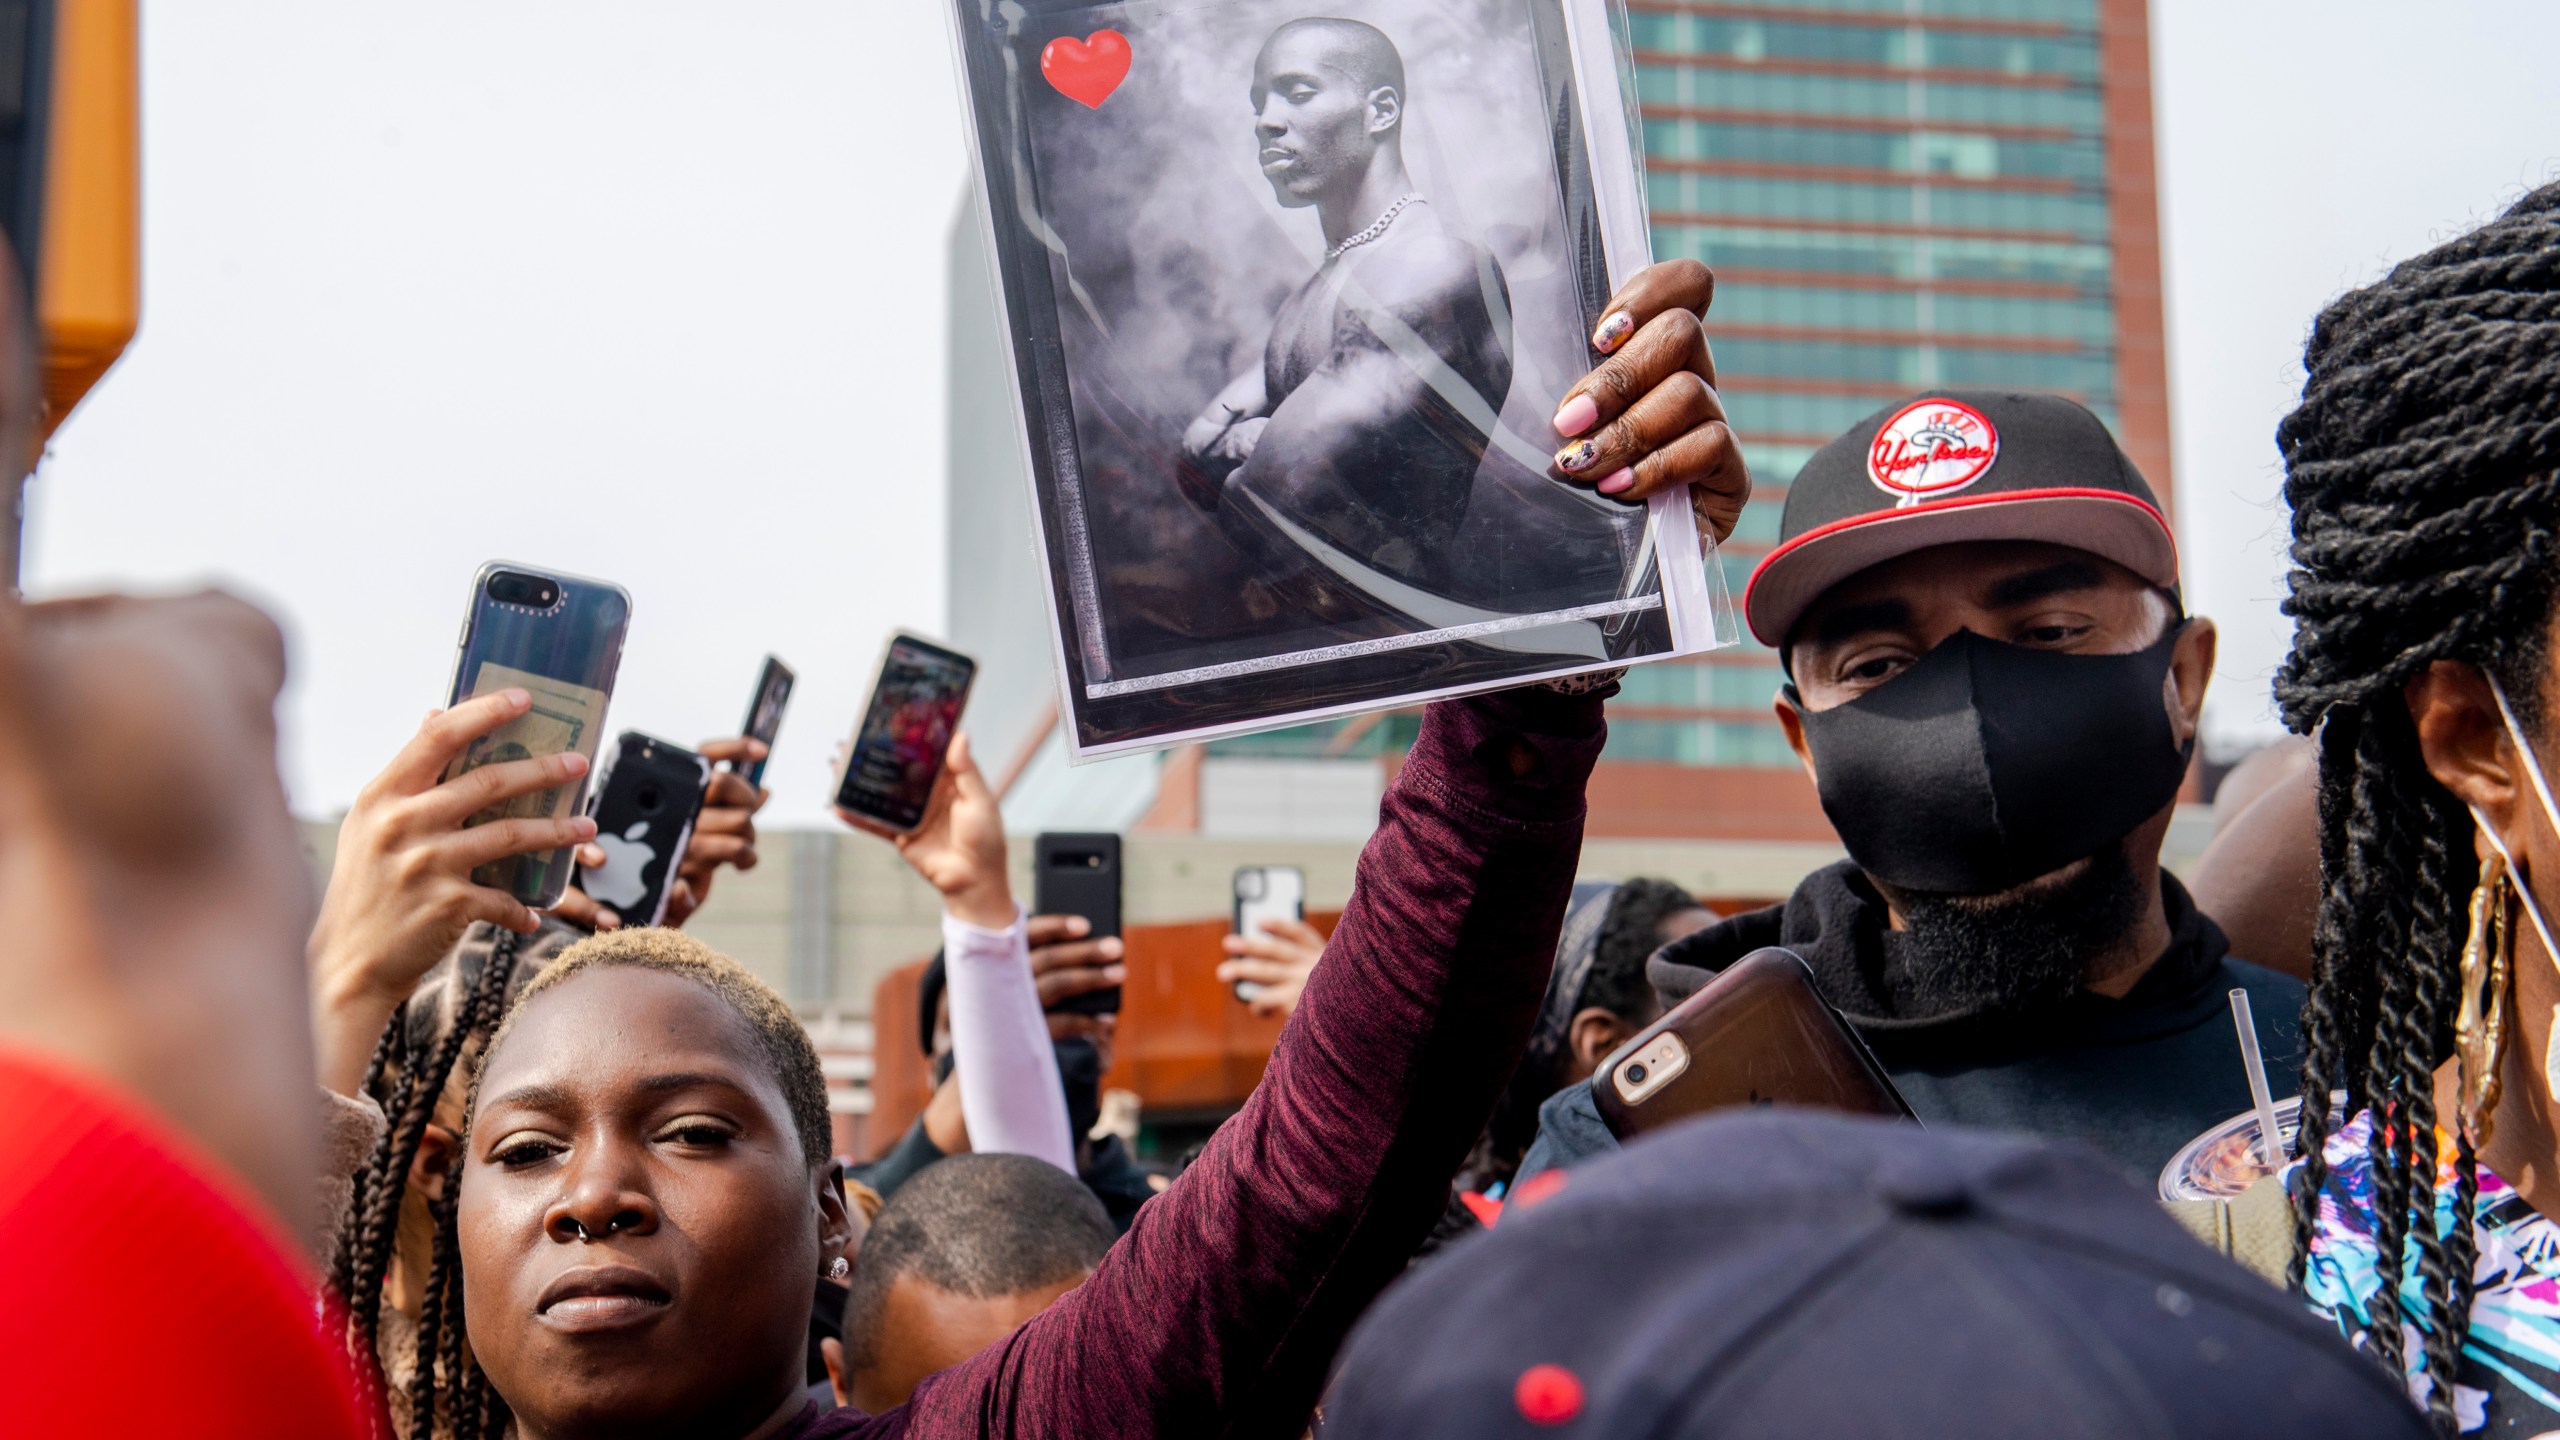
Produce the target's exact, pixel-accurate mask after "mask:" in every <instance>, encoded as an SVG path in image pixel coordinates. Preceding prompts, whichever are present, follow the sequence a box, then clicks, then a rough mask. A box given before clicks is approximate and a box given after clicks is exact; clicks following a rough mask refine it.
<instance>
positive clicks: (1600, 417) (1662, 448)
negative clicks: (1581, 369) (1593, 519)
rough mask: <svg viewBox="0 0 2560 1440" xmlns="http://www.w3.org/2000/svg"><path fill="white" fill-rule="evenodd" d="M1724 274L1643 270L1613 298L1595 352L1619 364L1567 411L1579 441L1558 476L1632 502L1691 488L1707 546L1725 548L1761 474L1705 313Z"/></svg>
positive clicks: (1671, 267) (1679, 267)
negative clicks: (1727, 403)
mask: <svg viewBox="0 0 2560 1440" xmlns="http://www.w3.org/2000/svg"><path fill="white" fill-rule="evenodd" d="M1715 293H1716V277H1715V275H1714V273H1713V272H1712V271H1710V270H1708V269H1707V267H1706V266H1704V265H1701V264H1699V263H1698V262H1697V261H1695V260H1666V261H1664V262H1662V263H1661V264H1659V265H1648V266H1646V267H1645V268H1644V269H1642V270H1639V271H1637V272H1636V275H1635V278H1633V279H1631V280H1629V281H1628V282H1627V283H1626V285H1625V287H1624V288H1622V289H1621V290H1619V291H1618V293H1617V294H1615V295H1613V296H1611V297H1609V303H1608V306H1607V307H1606V308H1605V310H1604V311H1603V312H1602V313H1603V318H1602V320H1601V321H1600V326H1599V329H1598V330H1597V331H1595V332H1594V333H1593V335H1592V337H1591V345H1592V348H1593V349H1595V350H1597V351H1599V352H1600V353H1601V354H1603V355H1606V356H1608V357H1609V358H1608V359H1607V360H1605V361H1603V362H1601V364H1600V367H1599V368H1598V369H1596V370H1593V371H1592V372H1591V373H1590V374H1588V375H1585V376H1584V377H1582V379H1581V380H1580V381H1579V382H1578V383H1576V384H1575V385H1574V387H1573V389H1572V390H1570V391H1568V392H1567V393H1566V395H1565V399H1564V403H1563V404H1562V405H1559V406H1557V407H1556V418H1555V429H1556V433H1557V434H1558V435H1559V436H1562V437H1563V438H1565V439H1566V440H1569V441H1571V442H1572V443H1571V444H1568V445H1566V446H1565V447H1564V448H1563V449H1561V450H1558V451H1557V452H1556V458H1555V470H1554V472H1553V473H1554V474H1555V475H1556V476H1557V477H1558V478H1560V479H1564V480H1568V481H1571V482H1573V483H1575V484H1581V485H1589V486H1591V487H1593V488H1594V489H1596V490H1597V491H1599V493H1601V494H1603V495H1606V496H1609V497H1610V498H1612V499H1616V500H1623V501H1625V502H1627V503H1629V504H1634V503H1636V502H1638V501H1642V500H1646V499H1649V498H1651V497H1653V496H1655V495H1658V494H1661V493H1662V492H1664V491H1666V490H1669V489H1672V488H1673V487H1675V486H1679V485H1687V486H1689V487H1691V488H1690V491H1689V497H1690V507H1691V509H1692V511H1693V512H1694V513H1695V514H1696V516H1697V521H1698V534H1699V536H1700V537H1701V538H1703V539H1708V540H1722V539H1723V538H1725V537H1726V536H1727V535H1730V534H1732V533H1733V527H1734V523H1735V522H1736V521H1737V520H1739V519H1741V518H1742V505H1743V502H1744V501H1746V500H1748V499H1750V498H1751V472H1750V469H1749V467H1748V466H1746V465H1745V464H1744V463H1743V458H1742V450H1741V448H1740V447H1739V446H1738V445H1737V444H1736V443H1735V442H1734V438H1733V429H1732V427H1731V426H1729V425H1727V424H1726V423H1725V417H1724V402H1723V400H1721V399H1720V398H1718V397H1717V395H1716V389H1715V384H1716V361H1715V356H1714V354H1713V353H1712V352H1710V351H1709V349H1708V348H1707V332H1706V325H1705V316H1706V313H1707V307H1708V305H1709V304H1711V303H1712V302H1713V301H1714V299H1715Z"/></svg>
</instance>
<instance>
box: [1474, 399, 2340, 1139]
mask: <svg viewBox="0 0 2560 1440" xmlns="http://www.w3.org/2000/svg"><path fill="white" fill-rule="evenodd" d="M1745 609H1746V611H1747V613H1748V616H1749V620H1750V624H1751V629H1752V633H1753V634H1754V635H1756V636H1758V637H1759V638H1760V640H1761V641H1763V642H1764V643H1766V644H1769V645H1772V646H1775V647H1777V649H1778V652H1779V657H1780V660H1781V662H1782V663H1783V664H1784V665H1785V667H1786V672H1787V676H1788V681H1789V683H1788V684H1787V685H1786V686H1785V687H1784V688H1782V689H1781V690H1780V692H1779V695H1778V698H1777V711H1778V719H1779V722H1780V723H1781V724H1782V725H1784V726H1785V728H1786V732H1787V740H1788V743H1789V744H1790V745H1792V746H1793V747H1794V749H1795V752H1796V754H1797V756H1798V757H1799V758H1801V759H1802V760H1803V762H1804V766H1805V769H1806V771H1807V772H1808V773H1810V774H1811V775H1812V776H1813V778H1814V782H1815V785H1816V788H1817V789H1818V790H1819V791H1820V793H1821V797H1822V807H1823V810H1824V812H1825V813H1826V814H1828V815H1829V816H1830V817H1831V822H1832V825H1833V827H1834V828H1835V829H1837V830H1838V831H1839V834H1840V839H1841V842H1842V843H1843V844H1844V845H1845V846H1846V847H1847V849H1848V852H1849V859H1848V860H1846V861H1844V862H1842V863H1839V864H1836V865H1832V866H1829V867H1826V868H1824V869H1822V870H1818V871H1816V872H1814V873H1813V874H1812V875H1810V876H1808V877H1806V879H1805V880H1804V882H1803V883H1802V884H1801V885H1799V886H1797V887H1796V891H1795V893H1794V895H1792V896H1791V897H1789V899H1788V900H1787V901H1786V903H1785V904H1783V905H1777V906H1772V907H1770V908H1768V909H1766V910H1759V911H1754V912H1752V913H1750V914H1746V915H1740V916H1736V917H1734V918H1732V919H1730V920H1726V921H1724V922H1722V923H1720V924H1718V925H1715V926H1713V927H1711V928H1709V929H1706V930H1703V931H1700V932H1698V933H1697V934H1695V935H1692V936H1689V937H1687V938H1686V939H1683V940H1679V941H1675V942H1673V943H1672V944H1671V945H1668V946H1666V947H1664V948H1663V949H1662V950H1661V951H1659V952H1657V953H1656V954H1655V956H1654V957H1653V959H1652V961H1651V962H1650V965H1649V967H1648V975H1649V978H1650V979H1651V980H1652V981H1653V984H1654V987H1655V989H1656V990H1657V991H1659V992H1660V994H1661V998H1662V1000H1663V1003H1664V1004H1665V1005H1673V1004H1677V1003H1679V1002H1680V1001H1681V1000H1684V999H1686V998H1687V997H1688V996H1689V995H1690V994H1691V993H1692V992H1694V991H1695V990H1696V989H1697V988H1698V987H1699V986H1701V985H1703V984H1705V983H1706V982H1707V981H1708V980H1709V979H1711V978H1713V976H1714V975H1715V973H1716V972H1717V971H1718V970H1720V969H1722V968H1723V967H1724V966H1726V965H1728V964H1731V963H1732V962H1733V961H1735V960H1738V959H1740V958H1741V957H1742V956H1744V955H1746V954H1748V953H1750V952H1751V951H1753V950H1756V949H1758V948H1760V947H1762V946H1768V945H1781V946H1785V947H1786V948H1788V949H1790V950H1793V951H1795V952H1796V953H1797V954H1798V955H1801V956H1803V957H1804V959H1805V962H1806V963H1807V964H1808V965H1809V966H1811V967H1812V970H1813V973H1814V976H1815V979H1816V981H1817V983H1818V984H1819V985H1820V987H1821V990H1822V993H1823V995H1824V997H1825V998H1826V999H1828V1000H1829V1001H1830V1002H1831V1004H1832V1005H1833V1006H1834V1007H1836V1008H1837V1009H1838V1010H1840V1012H1841V1013H1842V1014H1843V1015H1844V1016H1845V1017H1846V1018H1847V1019H1848V1020H1849V1022H1850V1023H1851V1024H1852V1025H1853V1026H1855V1027H1856V1028H1857V1030H1858V1033H1859V1034H1860V1035H1861V1036H1863V1037H1864V1038H1865V1040H1866V1042H1867V1044H1868V1045H1869V1046H1870V1047H1872V1048H1873V1049H1874V1051H1875V1053H1876V1058H1877V1059H1878V1060H1879V1061H1881V1062H1882V1063H1883V1065H1884V1067H1885V1068H1886V1070H1887V1071H1888V1072H1889V1073H1890V1074H1891V1075H1892V1077H1893V1080H1894V1083H1895V1084H1896V1085H1898V1086H1899V1087H1901V1090H1902V1092H1903V1095H1904V1096H1905V1098H1907V1099H1908V1100H1909V1101H1910V1102H1911V1108H1912V1109H1913V1110H1914V1111H1915V1112H1916V1113H1917V1114H1918V1115H1919V1116H1920V1118H1921V1119H1922V1120H1923V1121H1930V1122H1937V1121H1944V1122H1949V1123H1955V1124H1964V1125H1974V1126H1982V1127H1986V1128H1991V1129H1999V1130H2010V1131H2020V1132H2025V1133H2028V1134H2033V1135H2039V1136H2046V1137H2051V1138H2068V1139H2077V1140H2083V1141H2086V1142H2088V1143H2089V1144H2091V1145H2093V1146H2095V1147H2096V1148H2097V1149H2098V1150H2100V1151H2102V1152H2104V1153H2105V1154H2107V1155H2108V1156H2110V1157H2111V1158H2113V1159H2114V1160H2115V1161H2116V1162H2117V1164H2118V1165H2120V1166H2121V1167H2123V1168H2124V1170H2125V1171H2126V1172H2127V1173H2128V1174H2129V1175H2130V1176H2131V1177H2133V1178H2135V1179H2137V1180H2139V1181H2140V1182H2142V1183H2144V1184H2145V1185H2148V1184H2150V1183H2151V1182H2152V1181H2153V1180H2154V1179H2156V1177H2157V1176H2158V1174H2159V1172H2160V1168H2161V1166H2162V1165H2163V1164H2164V1163H2166V1162H2167V1161H2168V1159H2169V1158H2170V1156H2171V1155H2172V1154H2174V1153H2175V1152H2176V1151H2177V1149H2178V1148H2179V1147H2180V1146H2181V1145H2183V1144H2184V1143H2185V1142H2186V1141H2188V1140H2190V1139H2192V1138H2193V1137H2194V1136H2195V1135H2196V1134H2197V1133H2199V1132H2200V1131H2203V1130H2205V1129H2206V1128H2208V1127H2210V1126H2212V1125H2214V1124H2216V1123H2217V1122H2220V1121H2222V1120H2225V1119H2228V1118H2229V1117H2231V1116H2233V1115H2236V1114H2238V1113H2240V1112H2241V1111H2243V1110H2246V1109H2248V1108H2249V1105H2250V1097H2249V1090H2248V1084H2247V1080H2246V1072H2245V1071H2244V1069H2243V1068H2242V1062H2241V1058H2240V1047H2239V1043H2238V1037H2237V1035H2236V1033H2235V1032H2234V1030H2233V1028H2232V1022H2231V1011H2230V1006H2229V1001H2228V998H2227V997H2228V994H2229V992H2230V991H2232V990H2233V989H2246V990H2247V991H2249V993H2250V1000H2251V1008H2252V1009H2253V1011H2254V1012H2255V1015H2256V1019H2257V1023H2258V1028H2259V1044H2260V1047H2261V1049H2262V1050H2263V1051H2264V1052H2265V1055H2266V1062H2267V1068H2268V1070H2269V1071H2270V1072H2271V1073H2272V1074H2274V1075H2276V1076H2278V1077H2283V1076H2288V1075H2291V1074H2292V1073H2293V1072H2294V1069H2295V1068H2296V1066H2297V1064H2298V1061H2299V1056H2300V1051H2301V1042H2300V1038H2299V1033H2298V1016H2299V1013H2300V1010H2301V1006H2302V986H2301V984H2300V982H2298V981H2296V980H2293V979H2291V978H2289V977H2287V976H2284V975H2280V974H2277V973H2276V972H2274V971H2272V970H2267V969H2264V968H2261V967H2259V966H2256V965H2252V964H2249V963H2247V962H2245V961H2241V960H2236V959H2233V958H2232V957H2231V956H2230V955H2229V953H2228V951H2229V945H2228V942H2227V941H2226V940H2225V939H2224V937H2223V934H2222V931H2221V930H2220V929H2219V928H2218V927H2216V926H2215V924H2214V923H2213V921H2212V920H2211V919H2209V918H2207V917H2206V916H2205V915H2203V914H2202V913H2200V912H2199V911H2198V910H2197V909H2196V907H2195V904H2194V902H2193V901H2192V900H2191V899H2189V897H2188V895H2187V891H2186V888H2185V887H2184V886H2182V885H2180V884H2179V883H2178V880H2177V878H2176V877H2174V876H2172V875H2170V874H2169V873H2168V872H2167V871H2165V870H2163V869H2162V868H2161V867H2160V846H2161V842H2162V840H2163V839H2164V838H2165V837H2166V836H2167V834H2168V829H2169V820H2170V815H2171V812H2172V811H2173V809H2174V808H2175V805H2176V799H2177V793H2178V787H2179V785H2180V783H2181V781H2182V780H2183V779H2184V778H2185V775H2186V770H2187V762H2188V758H2189V757H2190V755H2191V754H2192V753H2193V751H2194V748H2195V737H2196V730H2197V717H2198V715H2199V714H2200V712H2201V710H2202V708H2203V705H2204V692H2205V683H2206V680H2207V679H2208V677H2210V675H2211V674H2212V671H2213V654H2214V630H2213V622H2211V621H2209V620H2204V619H2198V618H2191V617H2189V616H2187V615H2186V614H2185V613H2184V607H2183V606H2182V605H2181V604H2180V601H2179V598H2178V566H2177V542H2176V539H2175V537H2174V536H2173V535H2172V534H2171V532H2170V529H2169V524H2168V521H2167V519H2166V518H2165V517H2164V516H2163V515H2162V514H2161V513H2160V509H2159V505H2158V502H2157V501H2156V499H2155V498H2154V496H2153V495H2152V492H2151V487H2150V486H2149V485H2148V484H2147V483H2146V482H2145V481H2144V480H2143V478H2142V475H2141V473H2140V472H2139V471H2138V470H2136V469H2135V468H2134V465H2133V462H2132V461H2131V460H2130V459H2128V458H2127V457H2126V456H2125V454H2124V452H2123V451H2122V450H2121V449H2119V448H2118V447H2117V445H2116V443H2115V440H2114V438H2113V437H2112V436H2110V435H2109V434H2108V432H2107V429H2106V427H2105V426H2104V425H2103V424H2102V423H2100V422H2099V420H2098V418H2097V417H2096V416H2095V415H2092V414H2090V413H2089V412H2088V411H2087V410H2085V409H2083V408H2082V407H2080V406H2079V405H2076V404H2074V403H2072V402H2070V401H2068V400H2064V399H2061V398H2059V397H2057V396H2051V395H2033V394H2016V393H2005V392H1990V391H1971V390H1948V391H1932V392H1929V393H1927V394H1923V395H1920V396H1916V397H1913V398H1912V399H1910V400H1908V401H1906V402H1903V403H1899V404H1896V405H1892V406H1888V407H1887V408H1885V409H1883V410H1880V411H1878V412H1876V413H1875V414H1874V415H1871V416H1869V417H1868V418H1867V419H1865V420H1863V421H1861V422H1859V424H1858V425H1857V426H1856V427H1854V428H1853V429H1851V430H1850V431H1849V432H1848V433H1846V434H1844V435H1842V436H1840V437H1839V438H1838V439H1836V440H1834V441H1832V442H1831V443H1830V444H1828V445H1826V446H1824V447H1823V448H1822V449H1821V450H1819V451H1817V452H1815V454H1814V456H1813V458H1812V459H1811V460H1809V461H1807V462H1806V463H1805V466H1804V469H1803V471H1802V472H1801V473H1799V474H1798V476H1797V477H1796V481H1795V484H1794V486H1793V487H1792V488H1791V489H1790V490H1789V491H1788V493H1787V502H1786V515H1785V520H1784V523H1783V528H1782V538H1781V543H1780V544H1779V545H1778V547H1777V548H1776V549H1775V550H1773V551H1771V552H1770V554H1769V556H1768V558H1767V559H1765V560H1763V561H1762V562H1761V564H1760V567H1759V568H1758V570H1756V571H1755V572H1754V573H1753V574H1752V577H1751V585H1750V589H1749V591H1748V594H1747V598H1746V600H1745ZM1605 1075H1606V1072H1605V1071H1604V1078H1603V1079H1601V1080H1599V1081H1594V1082H1590V1083H1606V1080H1605ZM1590 1083H1586V1084H1581V1085H1574V1086H1569V1087H1567V1088H1566V1089H1565V1090H1563V1091H1561V1092H1559V1093H1558V1094H1557V1095H1556V1096H1555V1097H1554V1098H1553V1099H1551V1100H1549V1101H1548V1102H1547V1104H1546V1105H1545V1106H1544V1107H1543V1109H1542V1110H1541V1112H1540V1129H1541V1134H1540V1137H1539V1140H1538V1142H1537V1144H1536V1145H1535V1146H1534V1147H1533V1148H1532V1149H1531V1151H1530V1153H1529V1155H1528V1156H1527V1157H1526V1159H1525V1160H1524V1162H1523V1164H1522V1167H1521V1171H1520V1175H1521V1178H1522V1179H1523V1180H1525V1179H1527V1178H1528V1177H1530V1176H1532V1175H1534V1174H1535V1173H1536V1172H1537V1171H1540V1170H1544V1169H1549V1168H1554V1167H1557V1166H1562V1165H1569V1164H1571V1163H1573V1162H1574V1161H1575V1160H1578V1159H1580V1158H1582V1157H1584V1156H1587V1155H1591V1154H1594V1153H1597V1152H1599V1151H1602V1150H1607V1149H1613V1148H1615V1146H1616V1141H1615V1140H1614V1139H1613V1138H1612V1137H1611V1136H1610V1134H1609V1132H1608V1130H1607V1129H1606V1128H1604V1127H1603V1125H1602V1124H1601V1121H1600V1116H1599V1112H1598V1110H1597V1108H1596V1107H1595V1106H1594V1105H1593V1103H1592V1096H1591V1089H1590Z"/></svg>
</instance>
